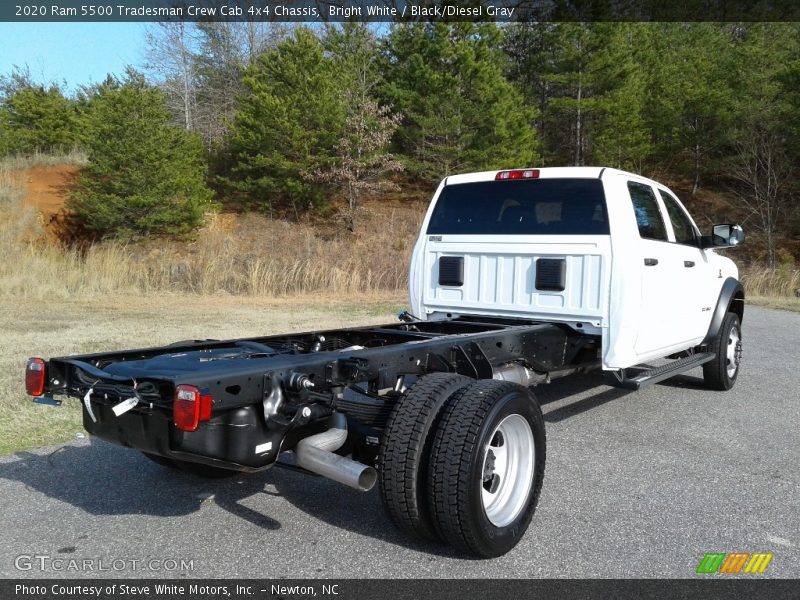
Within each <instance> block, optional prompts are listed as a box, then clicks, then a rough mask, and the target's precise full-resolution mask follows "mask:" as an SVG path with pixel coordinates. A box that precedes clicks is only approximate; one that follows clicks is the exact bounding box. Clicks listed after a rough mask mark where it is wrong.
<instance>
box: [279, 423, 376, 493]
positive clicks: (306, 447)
mask: <svg viewBox="0 0 800 600" xmlns="http://www.w3.org/2000/svg"><path fill="white" fill-rule="evenodd" d="M346 439H347V418H346V417H345V416H344V415H343V414H342V413H337V412H335V413H333V414H332V415H331V416H330V418H329V419H328V430H327V431H323V432H322V433H318V434H316V435H312V436H310V437H307V438H303V439H302V440H300V441H299V442H298V443H297V446H295V449H294V454H295V457H296V458H297V464H298V466H301V467H303V468H304V469H307V470H309V471H311V472H313V473H316V474H317V475H322V476H323V477H327V478H328V479H332V480H333V481H338V482H339V483H343V484H344V485H347V486H350V487H351V488H354V489H357V490H359V491H361V492H368V491H369V490H371V489H372V487H373V486H374V485H375V482H376V481H377V479H378V474H377V472H376V471H375V469H373V468H372V467H368V466H367V465H362V464H361V463H359V462H356V461H354V460H350V459H349V458H345V457H344V456H339V455H338V454H334V453H333V451H334V450H338V449H339V448H341V447H342V444H344V442H345V440H346Z"/></svg>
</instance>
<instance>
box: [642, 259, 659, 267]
mask: <svg viewBox="0 0 800 600" xmlns="http://www.w3.org/2000/svg"><path fill="white" fill-rule="evenodd" d="M657 264H658V259H657V258H645V259H644V266H645V267H655V266H656V265H657Z"/></svg>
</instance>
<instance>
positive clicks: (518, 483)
mask: <svg viewBox="0 0 800 600" xmlns="http://www.w3.org/2000/svg"><path fill="white" fill-rule="evenodd" d="M535 452H536V451H535V448H534V445H533V432H532V431H531V427H530V425H529V424H528V422H527V421H526V420H525V419H524V418H523V417H522V416H520V415H509V416H508V417H506V418H505V419H503V420H502V421H501V422H500V423H499V424H498V426H497V428H496V429H495V430H494V432H493V433H492V436H491V438H490V441H489V444H488V445H487V447H486V451H485V453H484V459H483V471H482V482H481V501H482V503H483V509H484V511H485V512H486V516H487V518H488V519H489V520H490V521H491V522H492V523H493V524H494V525H496V526H497V527H504V526H506V525H508V524H509V523H511V522H512V521H513V520H514V519H516V518H517V517H518V516H519V514H520V513H521V512H522V511H523V510H524V508H525V506H526V505H527V500H528V495H529V494H530V489H531V484H532V482H533V466H534V464H535V458H536V456H535Z"/></svg>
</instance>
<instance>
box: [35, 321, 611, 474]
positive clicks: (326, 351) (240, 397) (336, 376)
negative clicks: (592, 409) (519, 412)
mask: <svg viewBox="0 0 800 600" xmlns="http://www.w3.org/2000/svg"><path fill="white" fill-rule="evenodd" d="M403 317H404V318H406V319H408V320H409V321H411V322H403V323H396V324H389V325H381V326H377V327H359V328H352V329H334V330H326V331H319V332H308V333H299V334H292V335H279V336H269V337H257V338H244V339H237V340H226V341H217V340H198V341H190V342H183V343H177V344H172V345H170V346H167V347H155V348H146V349H141V350H127V351H125V352H107V353H98V354H89V355H82V356H80V357H79V358H70V357H64V358H54V359H51V360H50V361H49V363H48V367H47V377H48V380H49V382H48V384H47V386H46V387H47V390H46V393H47V395H48V396H51V395H53V394H67V395H70V396H75V397H80V398H82V399H84V403H85V404H87V403H88V404H89V406H90V407H91V412H90V411H89V410H85V411H84V426H85V427H86V429H87V430H88V431H89V432H90V433H91V434H93V435H95V436H97V437H100V438H103V439H108V440H110V441H113V442H115V443H121V444H123V445H129V446H132V447H135V448H138V449H140V450H142V451H144V452H149V453H152V454H155V455H159V456H164V457H168V458H176V459H182V460H191V461H193V462H197V463H203V464H208V465H213V466H217V467H223V468H227V469H235V470H239V471H258V470H261V469H264V468H266V467H268V466H270V465H271V464H272V463H273V462H274V461H275V459H276V457H277V455H278V454H279V453H280V452H282V451H286V450H291V449H293V448H294V445H295V444H296V442H297V441H298V440H299V439H301V437H302V435H298V433H300V432H301V431H303V428H304V426H306V425H308V424H309V423H312V422H315V421H319V419H320V418H322V417H325V416H328V415H330V414H331V413H333V412H334V411H338V412H341V413H342V414H344V415H345V416H347V417H348V420H349V422H350V426H351V427H356V428H359V429H362V433H363V435H362V436H360V437H361V438H362V439H361V440H360V443H361V447H358V448H356V450H357V455H358V456H360V457H362V458H364V459H368V457H369V455H370V453H371V454H372V458H374V456H375V454H376V453H377V448H378V438H379V436H380V430H381V429H383V427H384V426H385V424H386V420H387V418H388V410H387V409H388V408H391V404H387V398H386V396H389V397H391V396H392V395H400V394H401V393H402V392H403V391H405V389H406V388H407V387H408V385H410V384H411V383H412V382H413V381H414V380H415V379H416V378H417V377H420V376H422V375H425V374H427V373H433V372H445V373H458V374H462V375H465V376H467V377H470V378H473V379H492V378H497V379H503V380H507V381H515V382H517V383H520V384H524V385H526V386H528V385H533V384H535V383H538V382H540V381H546V380H548V379H549V378H553V377H559V376H563V375H567V374H570V373H574V372H575V371H577V370H583V371H586V370H590V369H595V368H598V367H599V365H600V363H599V360H598V357H597V353H598V344H599V339H598V336H592V335H582V334H578V333H576V332H574V331H573V330H572V329H570V328H569V327H566V326H563V325H559V324H553V323H530V322H523V321H519V320H514V319H488V318H487V319H484V318H481V319H472V318H467V317H462V318H456V319H451V320H446V321H412V320H411V319H410V318H409V317H406V316H405V315H403ZM165 352H166V353H169V355H170V356H171V357H180V356H181V355H184V356H186V362H187V363H193V364H194V366H196V367H197V368H196V369H192V370H191V371H188V372H187V371H186V370H185V369H175V368H167V369H165V370H163V371H159V372H158V375H156V374H155V373H156V371H157V368H153V367H156V365H154V364H152V363H150V364H149V365H148V366H149V367H151V368H150V370H151V372H152V373H153V374H152V375H149V376H148V377H146V378H144V379H135V378H133V377H129V376H125V375H115V374H113V373H109V372H108V371H105V370H104V368H105V367H106V366H107V365H109V364H111V363H114V364H119V363H124V362H134V363H136V364H137V365H138V364H141V363H140V362H139V361H148V360H150V359H154V358H156V360H157V357H160V356H163V355H164V354H165ZM233 358H236V359H241V358H246V360H244V361H243V360H236V361H235V366H234V364H233V362H234V361H232V360H231V359H233ZM180 385H191V386H193V387H196V388H197V389H199V390H200V391H201V393H202V394H203V395H208V396H210V397H211V399H212V400H211V403H212V411H211V418H210V419H208V423H207V425H209V426H211V427H214V426H216V427H218V428H219V429H220V435H219V436H213V435H208V434H207V433H206V430H204V431H203V432H201V433H196V432H193V431H184V430H181V429H177V428H174V427H171V425H172V424H173V421H174V419H173V402H174V400H173V398H174V397H175V393H176V390H177V388H178V386H180ZM134 386H135V387H134ZM89 392H91V393H90V394H89V395H88V399H87V393H89ZM127 398H139V399H140V400H139V401H138V402H137V404H136V406H135V407H134V408H132V409H130V410H128V411H126V412H124V413H122V414H120V415H119V416H116V415H115V414H114V413H113V412H112V408H113V407H114V406H115V405H117V404H119V403H120V402H122V401H123V400H125V399H127ZM253 398H259V399H260V400H261V401H260V403H258V404H254V403H253ZM284 413H289V414H292V415H293V417H292V418H285V417H284V416H283V415H284ZM93 415H94V417H95V418H94V419H93V418H92V416H93ZM142 417H147V425H146V426H144V425H143V421H142ZM243 425H244V426H243ZM229 428H236V431H237V432H238V433H237V435H236V436H235V437H233V438H231V437H230V436H229V434H228V429H229ZM303 433H305V434H306V435H307V433H306V432H303ZM167 442H169V443H167ZM223 443H224V447H218V445H220V444H223ZM231 444H233V446H232V445H231ZM257 447H260V448H262V449H264V450H263V451H262V452H256V451H255V449H256V448H257ZM370 447H372V450H370ZM232 457H236V460H231V458H232ZM354 487H359V486H358V485H355V486H354Z"/></svg>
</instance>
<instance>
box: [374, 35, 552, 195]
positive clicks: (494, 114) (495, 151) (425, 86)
mask: <svg viewBox="0 0 800 600" xmlns="http://www.w3.org/2000/svg"><path fill="white" fill-rule="evenodd" d="M500 40H501V31H500V29H499V28H498V27H496V26H495V25H493V24H487V23H480V24H473V23H458V24H453V25H449V24H444V23H426V24H415V25H397V26H395V27H394V28H393V29H392V31H391V32H390V34H389V36H388V38H387V39H386V41H385V45H384V54H385V61H384V77H385V80H386V83H385V85H384V87H383V96H384V99H385V100H386V101H387V102H388V103H390V104H392V105H393V106H394V107H395V108H396V110H398V111H399V112H400V113H401V114H402V115H403V118H404V120H403V124H402V126H401V127H400V129H398V132H397V134H396V136H395V143H396V146H397V149H398V150H399V152H400V153H401V155H402V158H403V160H404V162H405V164H406V167H407V169H408V171H409V172H410V173H411V174H412V175H413V176H415V177H417V178H419V179H421V180H422V181H424V182H434V181H436V180H438V179H440V178H441V177H442V176H444V175H448V174H452V173H456V172H459V171H472V170H479V169H492V168H503V167H505V168H507V167H512V166H524V165H529V164H532V163H534V162H535V161H536V159H537V156H538V155H537V147H536V138H535V133H534V129H533V119H534V117H535V111H534V110H532V109H531V108H529V107H528V106H526V105H525V103H524V101H523V99H522V97H521V95H520V94H519V92H518V91H517V90H516V89H515V88H514V87H513V86H512V85H511V84H510V83H509V82H508V81H507V80H506V79H505V77H504V74H503V65H504V61H505V57H504V55H503V53H502V51H501V49H500Z"/></svg>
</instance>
